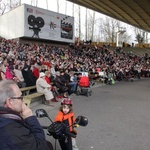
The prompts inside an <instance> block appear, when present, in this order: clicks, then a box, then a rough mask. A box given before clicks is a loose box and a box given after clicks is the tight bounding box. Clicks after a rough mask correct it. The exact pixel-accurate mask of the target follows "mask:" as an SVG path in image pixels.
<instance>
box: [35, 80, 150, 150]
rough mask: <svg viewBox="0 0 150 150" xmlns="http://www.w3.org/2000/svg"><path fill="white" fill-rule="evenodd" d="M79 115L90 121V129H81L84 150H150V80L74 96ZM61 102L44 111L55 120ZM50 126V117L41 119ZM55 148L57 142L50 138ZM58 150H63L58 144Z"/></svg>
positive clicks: (125, 83) (81, 145)
mask: <svg viewBox="0 0 150 150" xmlns="http://www.w3.org/2000/svg"><path fill="white" fill-rule="evenodd" d="M72 99H73V103H74V105H73V106H74V112H75V114H76V116H78V115H84V116H86V117H87V118H88V119H89V124H88V126H87V127H79V128H77V131H78V136H77V143H78V147H79V149H80V150H91V149H93V150H149V149H150V79H142V80H136V81H134V82H118V83H116V84H115V85H104V86H95V88H93V94H92V96H91V97H86V96H74V97H72ZM59 105H60V103H58V104H57V106H55V107H54V108H51V107H49V106H44V105H38V106H36V107H33V108H32V110H33V111H35V110H36V109H37V108H44V109H45V110H47V112H48V113H49V115H50V117H51V119H54V117H55V115H56V113H57V110H58V108H59ZM39 121H40V122H41V124H43V125H48V124H49V123H50V122H49V121H48V119H47V118H42V119H39ZM47 139H48V140H50V141H51V142H52V143H53V145H54V139H52V137H49V136H47ZM57 150H60V148H59V145H58V144H57Z"/></svg>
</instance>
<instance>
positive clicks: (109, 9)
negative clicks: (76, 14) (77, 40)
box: [68, 0, 150, 32]
mask: <svg viewBox="0 0 150 150" xmlns="http://www.w3.org/2000/svg"><path fill="white" fill-rule="evenodd" d="M68 1H70V2H73V3H76V4H78V5H81V6H84V7H86V8H89V9H92V10H94V11H97V12H99V13H102V14H105V15H107V16H110V17H112V18H115V19H117V20H120V21H123V22H125V23H127V24H130V25H132V26H135V27H137V28H140V29H143V30H145V31H148V32H150V0H68Z"/></svg>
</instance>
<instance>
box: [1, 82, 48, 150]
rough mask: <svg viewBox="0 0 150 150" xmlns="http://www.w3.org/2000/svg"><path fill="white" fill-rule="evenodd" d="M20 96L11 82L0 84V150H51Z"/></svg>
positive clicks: (37, 123)
mask: <svg viewBox="0 0 150 150" xmlns="http://www.w3.org/2000/svg"><path fill="white" fill-rule="evenodd" d="M21 95H22V93H21V91H20V89H19V88H18V86H17V85H16V84H15V83H14V82H13V81H11V80H3V81H1V82H0V150H51V149H50V148H48V144H47V141H46V139H45V135H44V132H43V129H42V127H41V126H40V124H39V122H38V120H37V118H36V117H35V116H33V113H32V111H31V109H29V108H28V107H27V106H26V105H25V103H24V101H23V97H22V96H21Z"/></svg>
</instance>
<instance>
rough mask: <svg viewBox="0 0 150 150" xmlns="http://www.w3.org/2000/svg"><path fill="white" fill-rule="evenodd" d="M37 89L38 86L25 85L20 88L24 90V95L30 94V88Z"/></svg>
mask: <svg viewBox="0 0 150 150" xmlns="http://www.w3.org/2000/svg"><path fill="white" fill-rule="evenodd" d="M34 89H36V86H35V85H34V86H29V87H24V88H20V91H21V92H22V95H28V94H29V93H30V90H34Z"/></svg>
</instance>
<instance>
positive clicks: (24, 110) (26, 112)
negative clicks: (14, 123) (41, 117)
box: [20, 103, 33, 119]
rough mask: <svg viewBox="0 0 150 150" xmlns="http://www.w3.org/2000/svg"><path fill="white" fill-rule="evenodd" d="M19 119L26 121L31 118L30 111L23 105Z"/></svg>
mask: <svg viewBox="0 0 150 150" xmlns="http://www.w3.org/2000/svg"><path fill="white" fill-rule="evenodd" d="M20 115H21V117H22V118H23V119H26V118H28V117H30V116H33V113H32V110H31V109H30V108H29V107H28V106H26V105H25V103H22V112H21V113H20Z"/></svg>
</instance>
